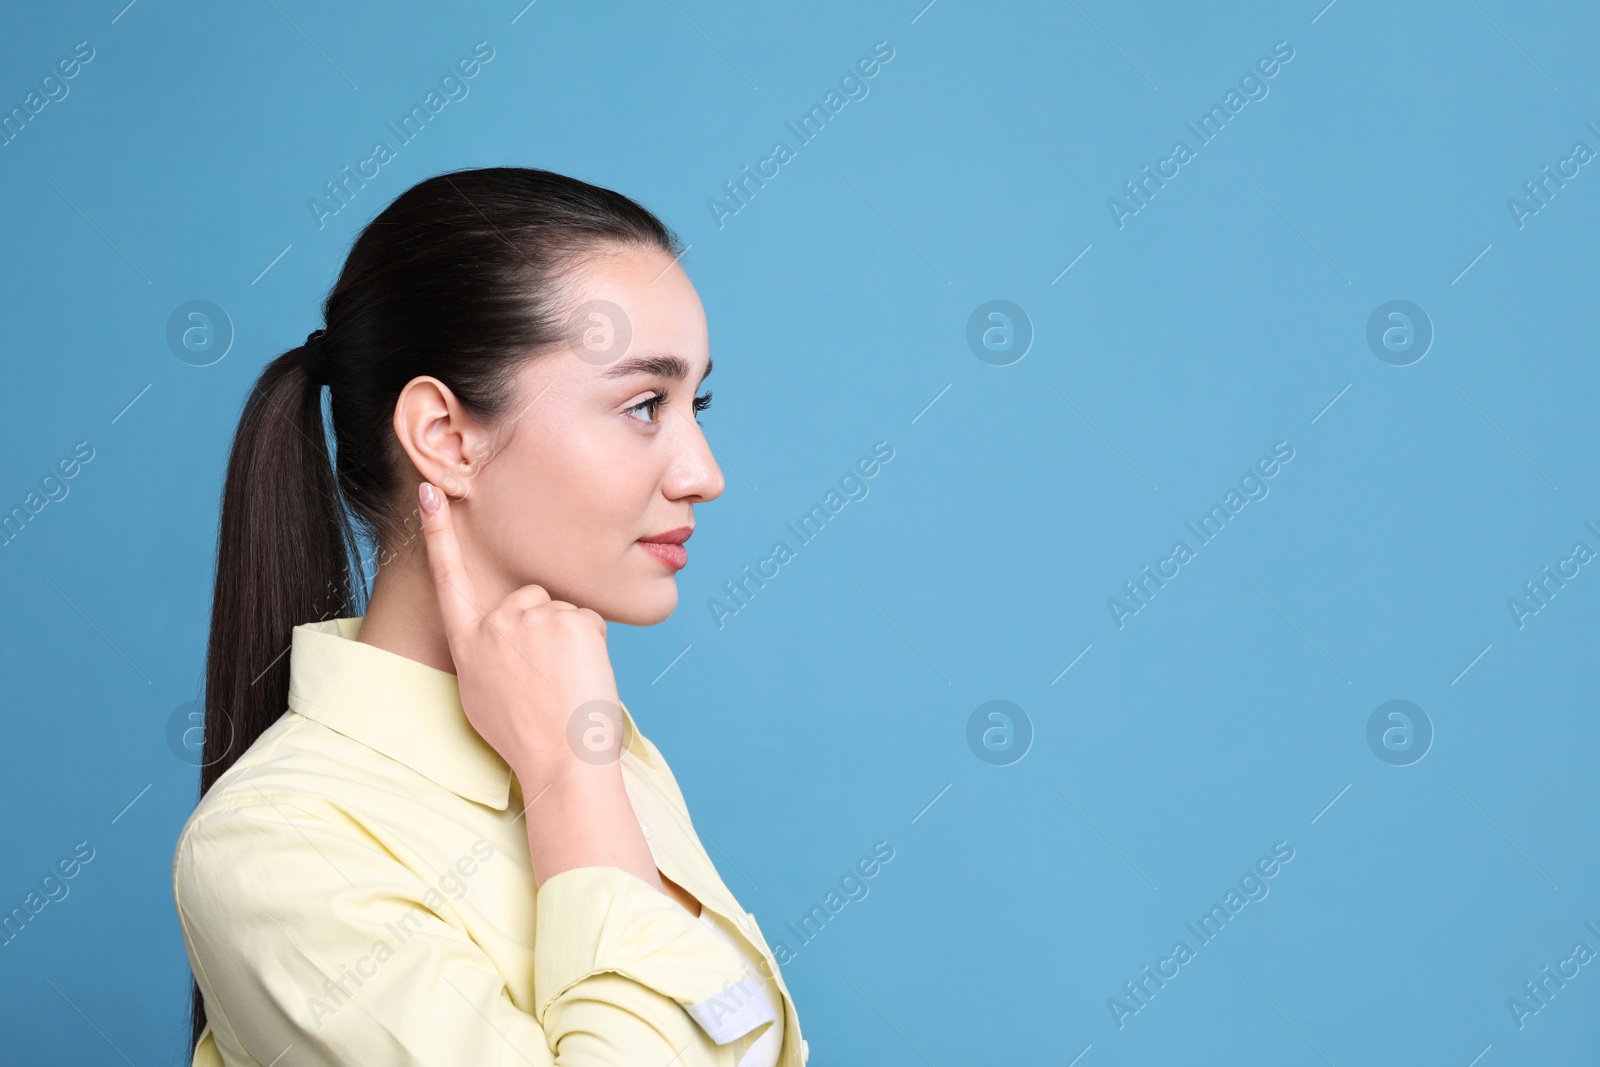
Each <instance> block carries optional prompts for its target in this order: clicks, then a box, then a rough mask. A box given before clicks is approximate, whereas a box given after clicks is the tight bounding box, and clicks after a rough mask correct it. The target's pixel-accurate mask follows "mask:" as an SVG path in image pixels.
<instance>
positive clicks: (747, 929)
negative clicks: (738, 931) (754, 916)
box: [739, 912, 750, 934]
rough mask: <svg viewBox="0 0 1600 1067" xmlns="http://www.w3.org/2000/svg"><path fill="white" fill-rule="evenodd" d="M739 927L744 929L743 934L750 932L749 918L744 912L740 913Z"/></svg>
mask: <svg viewBox="0 0 1600 1067" xmlns="http://www.w3.org/2000/svg"><path fill="white" fill-rule="evenodd" d="M739 925H740V926H742V927H744V932H745V933H747V934H748V933H749V932H750V916H748V915H746V914H745V913H744V912H740V913H739Z"/></svg>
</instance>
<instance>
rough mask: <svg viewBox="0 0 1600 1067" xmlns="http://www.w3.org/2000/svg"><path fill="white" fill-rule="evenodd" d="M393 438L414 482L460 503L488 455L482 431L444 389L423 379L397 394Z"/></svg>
mask: <svg viewBox="0 0 1600 1067" xmlns="http://www.w3.org/2000/svg"><path fill="white" fill-rule="evenodd" d="M394 433H395V437H396V438H397V439H398V440H399V442H400V447H401V448H403V449H404V450H405V453H406V456H407V457H408V458H409V459H410V460H411V465H412V467H414V468H415V469H416V472H417V475H418V477H419V479H420V480H422V481H426V482H431V483H432V484H434V485H436V486H438V487H439V488H440V489H441V490H442V491H443V492H444V493H445V495H447V496H449V497H451V498H452V499H454V500H463V499H465V498H466V496H467V493H468V491H469V490H470V489H471V488H472V483H473V481H474V480H475V479H476V478H477V475H478V472H479V471H480V470H481V469H482V467H483V463H484V462H485V460H486V458H487V457H488V455H489V454H490V452H491V451H492V449H491V446H490V440H489V435H488V432H487V430H486V429H485V428H484V427H483V426H482V425H481V424H480V423H479V422H478V421H477V420H476V419H474V418H473V417H472V416H471V415H469V414H468V413H467V410H466V408H465V407H463V406H462V404H461V401H460V400H459V399H457V397H456V395H455V393H454V392H453V391H451V389H450V387H449V386H448V385H445V384H444V383H443V382H441V381H440V380H439V379H437V378H434V377H431V376H428V375H423V376H421V377H417V378H413V379H412V380H411V381H409V382H407V383H406V386H405V388H404V389H402V390H400V396H399V397H398V398H397V399H396V400H395V405H394Z"/></svg>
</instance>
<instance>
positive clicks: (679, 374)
mask: <svg viewBox="0 0 1600 1067" xmlns="http://www.w3.org/2000/svg"><path fill="white" fill-rule="evenodd" d="M712 366H713V361H712V360H710V359H707V360H706V372H705V373H704V374H702V375H700V380H701V381H702V382H703V381H705V380H706V379H707V378H708V377H710V375H711V368H712ZM633 374H651V375H659V376H660V377H663V378H672V379H675V380H676V381H680V382H681V381H683V380H684V379H685V378H687V377H688V376H689V364H688V363H687V362H685V361H684V360H683V359H682V358H681V357H679V356H671V355H662V356H634V357H632V358H630V359H625V360H623V361H622V362H621V363H618V364H617V365H616V366H614V367H612V368H611V369H610V370H608V371H606V372H605V373H604V374H602V375H600V377H602V378H626V377H628V376H629V375H633Z"/></svg>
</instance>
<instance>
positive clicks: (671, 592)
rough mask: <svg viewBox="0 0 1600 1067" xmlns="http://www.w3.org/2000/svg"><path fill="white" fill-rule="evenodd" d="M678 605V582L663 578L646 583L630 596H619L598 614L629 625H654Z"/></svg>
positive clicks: (609, 620) (662, 620) (664, 619)
mask: <svg viewBox="0 0 1600 1067" xmlns="http://www.w3.org/2000/svg"><path fill="white" fill-rule="evenodd" d="M677 607H678V583H677V581H676V580H674V579H672V578H663V579H661V580H659V581H656V582H650V583H647V584H646V585H645V586H644V587H642V588H640V589H639V590H637V591H636V592H633V595H631V596H623V597H619V598H618V599H617V601H616V603H614V604H610V605H607V609H608V610H605V611H601V612H600V615H601V617H602V618H604V619H605V620H606V621H607V622H620V623H626V624H627V625H629V626H654V625H656V624H657V623H659V622H665V621H666V619H667V618H668V616H670V615H671V614H672V613H673V611H674V610H676V608H677Z"/></svg>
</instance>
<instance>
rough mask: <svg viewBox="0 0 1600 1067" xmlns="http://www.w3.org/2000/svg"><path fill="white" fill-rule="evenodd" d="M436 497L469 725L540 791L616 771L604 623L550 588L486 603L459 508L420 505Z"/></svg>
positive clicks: (617, 728)
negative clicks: (585, 770) (472, 569)
mask: <svg viewBox="0 0 1600 1067" xmlns="http://www.w3.org/2000/svg"><path fill="white" fill-rule="evenodd" d="M429 492H432V493H433V494H434V497H433V498H434V500H436V501H438V508H437V510H435V511H434V512H432V513H431V514H430V513H429V511H428V510H427V504H426V502H424V504H423V508H422V513H423V519H422V530H423V536H424V538H425V541H426V544H427V552H428V566H429V569H430V570H431V571H432V572H433V580H434V586H435V588H436V590H437V592H438V594H439V611H440V613H441V614H442V615H443V617H444V631H445V638H446V639H447V640H448V641H449V644H450V656H451V658H452V659H453V660H454V661H455V666H456V679H457V682H458V684H459V687H460V691H461V707H462V710H463V711H465V712H466V715H467V721H468V722H470V723H471V724H472V728H473V729H474V730H477V731H478V733H479V734H481V735H482V736H483V739H484V740H485V741H487V742H489V745H490V747H491V748H493V749H494V750H495V751H496V752H498V753H500V756H501V758H503V759H504V760H505V761H506V762H507V763H509V764H510V765H511V767H512V769H514V770H515V771H517V776H518V777H519V778H522V777H523V775H524V772H527V773H528V775H529V777H530V779H531V780H532V782H536V783H537V784H536V786H535V787H536V788H540V787H543V786H544V785H545V784H547V783H548V782H550V781H552V780H556V779H560V778H564V777H565V776H566V775H567V773H568V772H570V771H571V770H574V769H577V768H578V767H581V766H584V765H587V766H602V765H605V764H609V763H615V762H616V758H617V756H618V755H619V754H620V747H621V733H622V729H621V727H622V722H621V708H620V704H619V701H618V697H617V681H616V677H615V675H614V674H613V673H612V670H611V657H610V655H609V654H608V653H607V651H606V623H605V620H604V619H602V618H601V617H600V616H599V615H598V614H596V613H595V612H593V611H591V610H590V609H588V608H580V607H576V606H574V605H572V604H568V603H567V602H566V601H563V600H552V599H550V594H549V593H547V592H546V591H545V589H544V587H543V586H541V585H525V586H523V587H522V588H520V589H516V590H513V591H512V592H511V593H510V594H509V595H507V596H506V598H505V599H504V600H502V601H500V602H499V603H498V604H486V603H484V602H483V601H482V600H481V599H480V598H479V596H478V594H477V591H476V590H475V589H474V587H473V584H472V579H471V577H470V576H469V575H468V574H467V570H466V567H465V566H464V565H463V561H462V558H461V546H460V543H459V542H458V541H457V540H456V532H455V524H454V521H453V519H452V517H451V514H450V504H449V502H448V501H447V500H445V499H444V496H443V494H442V493H440V492H439V491H438V490H437V489H435V488H434V487H433V486H432V485H430V484H428V483H427V482H424V483H423V484H422V485H421V487H420V488H419V490H418V496H419V499H420V498H424V497H426V495H427V494H428V493H429ZM607 726H611V727H613V728H611V729H606V727H607ZM523 784H524V785H525V786H526V785H529V784H531V783H530V781H527V780H525V781H524V782H523Z"/></svg>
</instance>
